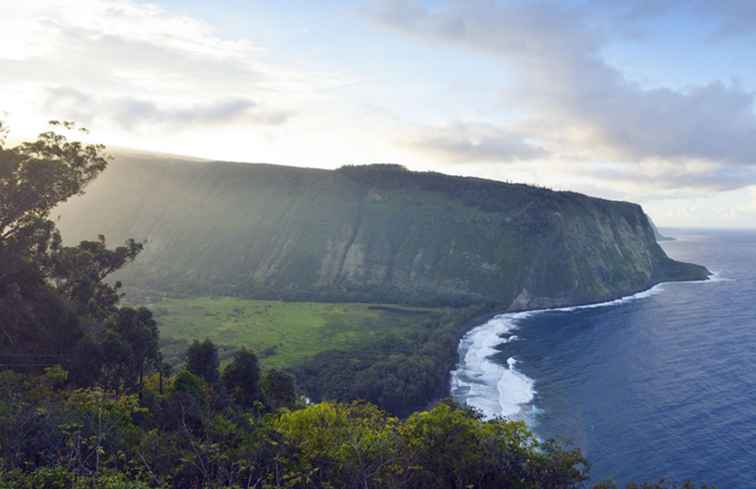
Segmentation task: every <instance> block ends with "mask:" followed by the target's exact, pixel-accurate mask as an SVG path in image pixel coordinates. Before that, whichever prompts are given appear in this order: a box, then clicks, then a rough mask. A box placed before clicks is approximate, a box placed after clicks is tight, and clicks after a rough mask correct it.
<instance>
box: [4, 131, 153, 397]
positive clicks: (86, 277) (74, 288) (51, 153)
mask: <svg viewBox="0 0 756 489" xmlns="http://www.w3.org/2000/svg"><path fill="white" fill-rule="evenodd" d="M50 125H51V130H50V131H47V132H44V133H42V134H40V135H39V136H38V137H37V139H36V140H34V141H30V142H24V143H21V144H18V145H16V146H14V147H7V145H6V144H5V140H4V138H3V137H2V134H4V132H3V130H2V127H3V126H2V124H0V318H2V321H0V356H2V360H4V361H0V364H3V365H12V366H17V367H18V368H22V367H23V368H37V367H40V366H44V365H49V364H52V363H61V364H64V365H65V366H66V367H67V368H68V369H69V371H70V373H71V376H70V380H71V382H73V383H75V384H78V385H90V384H91V383H93V382H95V381H97V379H98V376H99V373H100V372H101V371H102V370H103V366H104V360H105V359H108V360H109V361H110V363H111V365H112V363H113V362H114V361H115V360H114V359H115V358H119V359H120V360H122V361H124V362H126V361H127V360H126V357H129V360H128V361H129V362H131V363H130V365H129V367H128V368H127V367H123V368H122V369H121V370H122V373H121V374H119V377H120V378H122V379H124V378H126V377H128V375H131V376H132V377H136V378H137V379H138V378H139V377H141V376H143V374H144V367H145V366H146V365H147V364H148V363H146V362H147V359H149V358H152V357H154V352H155V351H156V348H157V347H156V346H145V345H137V343H139V341H137V339H136V338H135V337H133V336H129V337H128V338H127V337H124V338H121V340H123V344H119V342H118V341H116V340H115V339H114V336H118V334H120V333H119V331H120V330H123V331H126V329H128V328H127V327H126V323H125V322H127V320H126V316H125V315H127V314H129V313H128V311H123V313H122V312H120V311H119V309H118V301H119V299H120V297H121V294H120V291H119V289H120V288H121V284H120V283H119V282H107V281H106V278H107V277H108V276H109V275H110V274H111V273H113V272H114V271H116V270H118V269H119V268H121V267H123V266H124V265H125V264H126V263H128V262H130V261H132V260H133V259H134V258H135V257H136V256H137V254H138V253H139V252H140V251H141V249H142V245H141V244H139V243H136V242H135V241H133V240H129V241H127V242H126V243H125V245H124V246H120V247H117V248H115V249H108V248H107V246H106V242H105V238H104V237H103V236H99V237H97V239H96V240H94V241H82V242H81V243H79V245H77V246H65V245H64V244H63V240H62V238H61V235H60V232H59V231H58V229H57V228H56V225H55V222H54V221H53V220H52V219H50V214H51V212H52V211H53V209H54V208H55V207H56V206H58V205H60V204H62V203H63V202H66V201H67V200H68V199H69V198H71V197H73V196H75V195H79V194H81V193H83V192H84V190H85V189H86V187H87V185H88V184H89V183H91V182H92V181H93V180H94V179H95V178H96V177H97V176H98V175H99V174H100V173H101V172H102V171H103V170H105V168H106V167H107V164H108V160H109V156H108V155H107V153H106V152H105V147H104V146H102V145H99V144H86V143H82V142H79V141H69V139H68V138H67V136H66V135H65V134H64V133H70V132H72V131H75V130H76V127H75V125H74V124H73V123H70V122H62V123H61V122H57V121H52V122H51V123H50ZM78 131H79V134H84V133H86V130H83V129H80V130H78ZM140 314H141V316H140ZM136 317H141V319H140V321H142V322H144V324H143V325H142V326H144V327H146V328H147V329H150V328H152V330H154V331H152V332H150V333H149V334H148V335H147V336H155V335H156V334H157V333H156V331H157V329H156V328H154V327H151V326H150V325H149V320H147V319H146V318H145V317H144V312H141V313H139V314H135V315H132V319H133V318H136ZM145 321H146V322H145ZM108 325H110V326H108ZM113 325H116V326H113ZM124 328H126V329H124ZM127 336H128V335H127ZM106 340H108V341H106ZM119 341H120V340H119ZM145 341H146V340H145ZM150 341H151V340H150ZM150 341H148V342H147V343H150ZM135 342H136V343H135ZM124 345H125V346H124ZM105 346H108V348H109V350H110V353H111V354H112V355H106V354H105V352H104V348H105ZM128 349H131V350H132V351H131V352H129V353H124V352H125V350H128ZM133 355H136V357H134V356H133ZM137 357H144V358H145V359H146V360H145V361H142V362H141V363H140V362H139V361H138V360H136V358H137ZM148 357H149V358H148ZM129 368H131V369H133V370H132V371H131V373H130V374H127V370H128V369H129ZM114 370H117V369H111V371H114ZM139 383H140V382H139V381H138V380H137V381H136V382H132V384H133V385H137V384H139Z"/></svg>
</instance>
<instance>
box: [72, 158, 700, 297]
mask: <svg viewBox="0 0 756 489" xmlns="http://www.w3.org/2000/svg"><path fill="white" fill-rule="evenodd" d="M59 214H60V216H61V217H60V222H59V224H60V227H61V229H62V232H63V236H64V238H65V239H66V240H68V241H78V240H81V239H93V238H94V237H96V236H97V235H98V234H104V235H106V236H107V237H108V240H109V241H110V242H111V243H115V242H120V241H122V240H124V239H126V238H127V237H133V238H135V239H139V240H146V246H145V250H144V252H143V254H142V255H141V256H140V258H139V259H138V260H137V262H135V263H133V264H131V265H130V266H128V267H127V268H126V269H125V270H124V271H123V272H120V274H119V276H118V277H117V278H118V279H120V280H122V281H124V282H125V283H127V284H129V285H132V286H135V287H138V288H140V289H142V290H150V291H157V292H161V293H168V294H178V295H182V294H203V295H204V294H212V295H234V296H243V297H263V298H282V299H308V300H327V301H366V302H387V303H412V304H467V303H481V302H483V303H490V304H494V305H496V306H498V307H500V308H509V309H512V310H515V309H525V308H534V307H550V306H557V305H569V304H577V303H586V302H595V301H602V300H606V299H611V298H615V297H618V296H621V295H626V294H629V293H633V292H636V291H638V290H641V289H644V288H647V287H649V286H651V285H653V284H655V283H657V282H660V281H668V280H694V279H703V278H705V277H706V276H707V275H708V272H707V270H706V269H705V268H703V267H700V266H697V265H691V264H686V263H680V262H677V261H674V260H672V259H670V258H668V257H667V256H666V255H665V253H664V251H663V250H662V249H661V247H660V246H659V245H658V244H657V242H656V239H655V237H654V230H653V227H652V225H651V224H650V222H649V219H648V218H647V217H646V215H645V214H644V212H643V210H642V209H641V207H640V206H638V205H635V204H631V203H626V202H615V201H608V200H602V199H596V198H591V197H587V196H585V195H581V194H576V193H571V192H555V191H550V190H546V189H542V188H536V187H531V186H526V185H517V184H505V183H501V182H494V181H487V180H481V179H475V178H461V177H452V176H447V175H442V174H437V173H416V172H410V171H407V170H405V169H403V168H402V167H399V166H396V165H370V166H363V167H345V168H342V169H340V170H335V171H328V170H316V169H305V168H294V167H285V166H274V165H261V164H239V163H219V162H212V163H211V162H198V161H179V160H176V159H170V158H158V157H147V156H139V157H134V156H131V157H121V158H117V159H116V161H114V162H113V163H112V164H111V166H110V167H109V168H108V170H107V171H106V172H105V173H104V174H103V175H102V176H101V177H100V178H99V179H98V180H97V181H96V182H95V183H94V184H93V185H92V186H91V187H90V188H89V189H88V190H87V193H86V195H85V196H83V197H79V198H76V199H73V200H72V201H70V202H69V203H67V204H66V205H65V206H63V207H62V208H61V209H60V211H59Z"/></svg>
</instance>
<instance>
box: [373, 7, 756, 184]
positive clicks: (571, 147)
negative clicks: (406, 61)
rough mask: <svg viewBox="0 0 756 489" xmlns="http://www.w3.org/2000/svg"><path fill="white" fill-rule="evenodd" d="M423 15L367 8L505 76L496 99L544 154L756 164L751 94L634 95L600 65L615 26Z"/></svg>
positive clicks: (578, 12) (529, 10)
mask: <svg viewBox="0 0 756 489" xmlns="http://www.w3.org/2000/svg"><path fill="white" fill-rule="evenodd" d="M599 3H600V2H599ZM426 5H427V4H424V3H421V2H419V1H411V0H392V1H385V2H377V3H374V4H373V5H372V7H371V9H370V12H371V15H372V16H373V18H374V19H377V20H378V21H379V22H381V23H382V24H383V25H385V26H389V27H390V28H392V29H395V30H398V31H400V32H403V33H405V34H409V35H412V36H415V37H416V38H419V39H423V40H425V41H428V42H433V43H437V42H443V43H446V44H449V45H455V46H460V47H463V48H466V49H472V50H475V51H477V52H482V53H487V54H488V55H490V56H492V57H494V58H495V59H498V60H500V61H501V63H502V64H505V65H507V66H508V67H511V68H512V69H511V70H510V71H509V73H512V74H513V76H515V78H516V81H515V84H514V85H509V86H506V88H503V92H504V93H505V96H506V97H507V98H508V99H509V100H512V101H514V102H516V103H517V104H518V108H520V109H521V110H522V111H523V112H524V113H525V116H524V117H523V120H521V121H519V122H520V124H521V127H531V128H539V131H538V132H533V133H531V134H529V136H530V137H531V138H537V139H538V140H539V141H541V142H542V144H543V147H544V148H545V149H546V150H547V151H549V152H551V153H569V154H573V155H581V156H582V157H583V158H586V159H590V160H601V159H609V160H615V161H637V162H642V161H646V160H660V159H661V160H666V161H671V162H686V161H690V160H705V161H709V162H713V163H718V164H723V165H743V166H752V165H754V164H756V145H754V144H753V141H755V140H756V115H754V94H753V92H751V91H749V90H746V89H744V88H743V87H741V86H739V85H738V84H735V83H730V84H727V83H723V82H721V81H717V80H714V81H712V82H710V83H707V84H703V85H698V86H691V87H688V88H686V89H683V90H678V89H673V88H667V87H663V88H647V87H644V86H642V85H641V84H639V83H637V82H635V81H633V80H631V79H629V78H628V77H627V76H625V74H624V73H622V72H621V71H620V70H619V69H617V68H615V67H614V66H612V65H610V64H609V63H608V62H606V61H605V60H604V58H603V56H602V52H603V49H604V48H605V47H606V46H607V45H608V43H609V42H610V41H611V40H612V29H611V27H616V26H609V28H606V25H603V26H602V24H601V23H600V22H597V21H596V19H595V18H594V17H591V16H592V15H594V16H595V15H597V14H596V13H595V12H593V11H592V10H591V9H586V8H579V7H570V6H566V4H564V3H560V2H552V1H544V2H522V3H520V2H514V3H506V4H504V3H499V2H494V1H489V0H469V1H464V2H463V1H461V0H450V1H447V2H444V3H442V4H441V5H435V6H434V7H428V6H426ZM638 5H640V3H638ZM639 8H640V7H639ZM701 8H703V7H701ZM639 12H640V11H639ZM664 12H666V10H665V9H660V10H654V11H653V15H662V14H663V13H664ZM635 15H639V16H640V15H646V14H645V13H644V12H640V13H638V12H636V14H635ZM647 15H652V13H648V14H647ZM732 16H734V14H733V15H732ZM722 22H723V24H722V25H725V24H724V20H723V21H722ZM502 85H503V86H504V83H502ZM525 136H528V134H525ZM747 173H749V174H750V173H751V172H747ZM683 180H684V181H683ZM680 181H681V182H682V183H684V184H690V185H697V184H698V180H697V179H696V178H689V179H687V180H685V179H680ZM753 181H754V180H751V182H753ZM670 182H672V181H670ZM735 183H736V182H732V184H735ZM748 183H749V182H748V181H746V182H741V185H747V184H748ZM728 185H729V184H728Z"/></svg>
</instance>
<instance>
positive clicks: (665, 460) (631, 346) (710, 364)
mask: <svg viewBox="0 0 756 489" xmlns="http://www.w3.org/2000/svg"><path fill="white" fill-rule="evenodd" d="M663 232H666V233H667V234H668V235H670V236H673V237H675V238H676V240H675V241H666V242H663V243H662V246H663V247H664V249H665V251H666V252H667V254H668V255H669V256H671V257H672V258H675V259H678V260H683V261H689V262H693V263H698V264H702V265H705V266H707V267H708V268H709V270H711V271H713V272H715V276H714V278H713V279H712V280H709V281H706V282H686V283H664V284H660V285H657V286H656V287H654V288H652V289H650V290H648V291H645V292H641V293H640V294H636V295H635V296H631V297H627V298H623V299H620V300H617V301H612V302H609V303H605V304H599V305H591V306H583V307H571V308H563V309H556V310H546V311H534V312H525V313H515V314H503V315H499V316H497V317H494V318H493V319H491V320H490V321H488V322H486V323H485V324H482V325H480V326H478V327H476V328H474V329H473V330H471V331H470V332H469V333H468V334H467V335H466V336H465V337H464V338H463V340H462V341H461V342H460V346H459V352H460V361H459V365H458V367H457V369H456V370H454V371H453V372H452V374H451V392H452V396H453V397H454V398H456V399H457V400H458V401H460V402H465V403H467V404H469V405H471V406H473V407H475V408H477V409H479V410H480V411H481V412H482V413H483V414H484V415H486V416H487V417H494V416H506V417H510V418H513V419H521V420H524V421H525V422H527V423H528V425H529V426H530V427H531V429H532V430H533V431H534V432H535V433H536V435H538V436H539V437H540V438H542V439H549V438H555V439H558V440H561V441H562V442H564V443H566V444H568V445H570V446H576V447H579V448H581V449H582V450H583V453H584V454H585V455H586V456H587V458H588V459H589V461H590V463H591V476H592V480H594V481H598V480H603V479H613V480H615V481H616V482H617V483H619V484H625V483H626V482H629V481H656V480H660V479H666V480H671V481H676V482H680V481H683V480H687V479H691V480H694V481H696V482H706V483H710V484H715V485H717V486H718V487H720V488H756V463H755V461H756V231H714V230H706V231H702V230H679V229H678V230H670V229H665V230H663Z"/></svg>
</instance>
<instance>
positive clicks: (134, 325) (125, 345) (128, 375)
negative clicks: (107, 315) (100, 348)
mask: <svg viewBox="0 0 756 489" xmlns="http://www.w3.org/2000/svg"><path fill="white" fill-rule="evenodd" d="M104 349H105V364H106V366H107V367H108V371H109V373H110V383H111V386H112V387H113V388H115V389H116V390H118V389H119V388H120V386H121V385H123V386H125V387H126V388H127V389H130V388H134V387H135V386H138V387H139V390H140V391H141V387H142V384H143V382H144V374H145V371H146V370H147V369H148V368H157V367H159V363H160V360H161V357H160V350H159V333H158V328H157V323H156V322H155V320H154V319H153V318H152V313H151V312H150V310H149V309H146V308H144V307H140V308H138V309H134V308H131V307H122V308H120V309H119V310H118V312H117V313H116V314H115V316H114V317H113V318H112V319H111V320H110V322H109V323H108V325H107V330H106V340H105V342H104Z"/></svg>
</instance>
